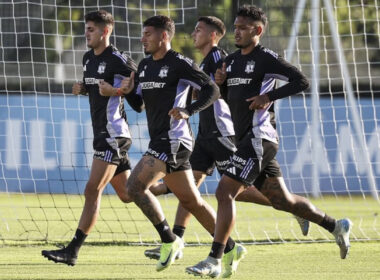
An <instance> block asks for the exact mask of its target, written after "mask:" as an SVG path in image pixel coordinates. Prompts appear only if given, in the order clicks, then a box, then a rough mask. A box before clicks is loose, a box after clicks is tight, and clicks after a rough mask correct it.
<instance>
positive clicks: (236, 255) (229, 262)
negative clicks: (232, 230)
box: [222, 243, 247, 278]
mask: <svg viewBox="0 0 380 280" xmlns="http://www.w3.org/2000/svg"><path fill="white" fill-rule="evenodd" d="M246 254H247V249H245V248H244V247H243V246H242V245H240V244H237V243H236V244H235V247H234V248H233V249H232V250H231V251H229V252H228V253H226V254H224V256H223V259H222V262H223V267H224V270H225V271H224V273H223V275H222V277H223V278H230V277H231V276H232V275H234V274H235V273H236V270H237V267H238V265H239V262H240V261H241V260H242V259H243V258H244V257H245V255H246Z"/></svg>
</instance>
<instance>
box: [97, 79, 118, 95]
mask: <svg viewBox="0 0 380 280" xmlns="http://www.w3.org/2000/svg"><path fill="white" fill-rule="evenodd" d="M99 93H100V95H101V96H113V95H115V89H114V88H113V86H111V85H110V84H109V83H107V82H106V81H104V80H101V81H99Z"/></svg>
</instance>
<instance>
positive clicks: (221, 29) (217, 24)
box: [198, 16, 226, 37]
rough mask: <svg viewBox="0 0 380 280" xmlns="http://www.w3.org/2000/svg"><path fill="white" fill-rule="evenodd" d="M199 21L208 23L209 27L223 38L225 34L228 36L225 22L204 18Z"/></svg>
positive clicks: (215, 18) (214, 18)
mask: <svg viewBox="0 0 380 280" xmlns="http://www.w3.org/2000/svg"><path fill="white" fill-rule="evenodd" d="M198 21H202V22H204V23H206V24H207V25H209V26H211V27H212V28H213V29H215V31H216V32H217V33H219V35H220V36H221V37H223V36H224V34H226V27H225V26H224V23H223V21H221V20H220V19H219V18H217V17H213V16H204V17H200V18H199V19H198Z"/></svg>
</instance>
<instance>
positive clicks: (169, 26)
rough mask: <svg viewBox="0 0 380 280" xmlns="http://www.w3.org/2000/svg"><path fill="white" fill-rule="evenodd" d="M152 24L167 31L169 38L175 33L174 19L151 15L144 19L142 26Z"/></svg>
mask: <svg viewBox="0 0 380 280" xmlns="http://www.w3.org/2000/svg"><path fill="white" fill-rule="evenodd" d="M146 26H153V27H154V28H158V29H163V30H165V31H167V32H168V34H169V38H170V39H171V38H173V36H174V33H175V25H174V21H173V20H172V19H171V18H169V17H167V16H162V15H158V16H153V17H150V18H148V19H147V20H145V21H144V23H143V27H146Z"/></svg>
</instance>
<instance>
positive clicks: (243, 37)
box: [234, 16, 256, 49]
mask: <svg viewBox="0 0 380 280" xmlns="http://www.w3.org/2000/svg"><path fill="white" fill-rule="evenodd" d="M234 26H235V31H234V34H235V46H236V47H237V48H241V49H244V48H247V47H249V46H251V45H252V44H254V37H255V35H256V32H255V26H254V24H253V21H252V20H250V19H249V18H247V17H240V16H239V17H236V19H235V23H234Z"/></svg>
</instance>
